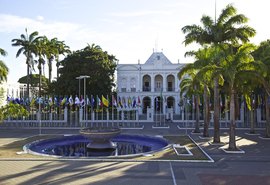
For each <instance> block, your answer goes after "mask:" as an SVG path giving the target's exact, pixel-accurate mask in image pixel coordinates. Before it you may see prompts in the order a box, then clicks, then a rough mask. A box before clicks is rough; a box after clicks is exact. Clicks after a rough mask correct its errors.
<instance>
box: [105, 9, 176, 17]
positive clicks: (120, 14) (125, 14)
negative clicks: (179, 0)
mask: <svg viewBox="0 0 270 185" xmlns="http://www.w3.org/2000/svg"><path fill="white" fill-rule="evenodd" d="M155 14H159V15H171V14H172V12H170V11H160V10H158V11H153V10H147V11H136V12H114V13H110V14H109V15H110V16H115V17H140V16H146V15H155Z"/></svg>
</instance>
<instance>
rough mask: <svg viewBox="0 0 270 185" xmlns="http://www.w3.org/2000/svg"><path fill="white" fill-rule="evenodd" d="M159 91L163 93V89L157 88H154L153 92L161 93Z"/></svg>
mask: <svg viewBox="0 0 270 185" xmlns="http://www.w3.org/2000/svg"><path fill="white" fill-rule="evenodd" d="M161 91H163V88H161V87H159V88H157V87H156V88H155V92H161Z"/></svg>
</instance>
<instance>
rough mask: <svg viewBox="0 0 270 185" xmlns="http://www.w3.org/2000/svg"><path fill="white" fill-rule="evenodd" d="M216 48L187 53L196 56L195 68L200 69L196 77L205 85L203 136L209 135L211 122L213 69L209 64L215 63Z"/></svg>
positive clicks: (205, 48)
mask: <svg viewBox="0 0 270 185" xmlns="http://www.w3.org/2000/svg"><path fill="white" fill-rule="evenodd" d="M213 54H214V48H211V47H204V48H202V49H199V50H198V51H192V52H187V53H186V54H185V55H186V56H187V55H188V56H193V57H195V61H194V68H195V69H197V70H198V73H197V74H196V76H195V77H194V78H195V79H196V80H197V81H200V83H202V85H203V91H204V92H203V100H204V111H203V112H204V130H203V137H209V132H208V127H209V122H210V114H209V112H210V108H209V103H210V100H209V99H210V98H209V96H210V87H211V76H212V71H209V70H208V67H209V64H211V63H213V57H214V55H213Z"/></svg>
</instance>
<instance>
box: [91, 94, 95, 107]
mask: <svg viewBox="0 0 270 185" xmlns="http://www.w3.org/2000/svg"><path fill="white" fill-rule="evenodd" d="M91 96H92V98H91V106H92V108H94V106H95V98H94V96H93V95H91Z"/></svg>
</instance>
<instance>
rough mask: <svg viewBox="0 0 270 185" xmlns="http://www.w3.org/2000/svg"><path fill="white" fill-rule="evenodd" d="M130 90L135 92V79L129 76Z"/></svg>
mask: <svg viewBox="0 0 270 185" xmlns="http://www.w3.org/2000/svg"><path fill="white" fill-rule="evenodd" d="M130 91H131V92H136V80H135V78H131V80H130Z"/></svg>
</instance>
